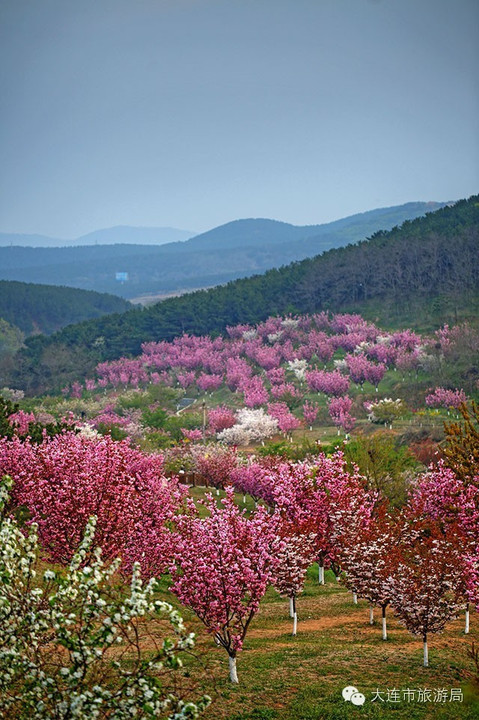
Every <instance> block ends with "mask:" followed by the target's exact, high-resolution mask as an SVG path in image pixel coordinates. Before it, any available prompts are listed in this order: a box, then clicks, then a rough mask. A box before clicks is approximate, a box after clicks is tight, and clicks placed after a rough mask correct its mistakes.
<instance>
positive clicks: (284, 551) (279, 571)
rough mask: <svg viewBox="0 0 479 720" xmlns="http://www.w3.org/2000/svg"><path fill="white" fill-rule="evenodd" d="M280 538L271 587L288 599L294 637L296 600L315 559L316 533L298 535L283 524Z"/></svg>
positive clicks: (295, 629)
mask: <svg viewBox="0 0 479 720" xmlns="http://www.w3.org/2000/svg"><path fill="white" fill-rule="evenodd" d="M280 536H281V538H282V540H283V544H282V546H281V548H280V549H279V551H278V554H277V556H276V559H277V561H278V566H277V568H276V572H275V579H274V581H273V585H274V587H275V588H276V590H277V591H278V592H279V593H280V595H285V596H286V597H287V598H289V612H290V616H291V617H292V618H293V632H292V634H293V635H296V633H297V627H298V615H297V611H296V598H297V597H298V595H299V594H300V593H301V592H302V591H303V587H304V581H305V579H306V573H307V571H308V568H309V567H310V566H311V565H312V563H313V562H314V560H315V557H316V533H315V532H314V531H311V532H310V533H299V532H297V531H295V529H294V528H292V527H288V524H284V523H283V525H282V527H281V530H280Z"/></svg>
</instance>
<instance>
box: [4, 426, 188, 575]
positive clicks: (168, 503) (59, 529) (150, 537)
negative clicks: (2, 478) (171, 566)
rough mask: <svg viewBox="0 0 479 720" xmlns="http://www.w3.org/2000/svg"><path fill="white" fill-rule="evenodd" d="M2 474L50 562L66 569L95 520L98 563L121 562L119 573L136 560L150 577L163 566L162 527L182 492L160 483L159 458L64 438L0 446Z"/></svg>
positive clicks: (166, 553) (101, 441) (106, 440)
mask: <svg viewBox="0 0 479 720" xmlns="http://www.w3.org/2000/svg"><path fill="white" fill-rule="evenodd" d="M4 473H5V474H8V475H10V476H11V477H12V478H13V480H14V486H13V491H12V502H13V503H14V504H15V505H16V506H20V505H24V506H25V507H26V508H27V509H28V511H29V515H30V521H31V522H36V523H37V525H38V535H39V539H40V542H41V544H42V546H43V547H44V548H45V550H47V551H48V553H49V555H50V557H51V558H52V560H54V561H55V562H61V563H67V562H69V561H70V559H71V557H72V556H73V554H74V552H75V551H76V550H77V548H78V547H79V544H80V542H81V538H82V537H83V534H84V532H85V527H86V523H87V521H88V518H89V517H90V516H92V515H96V516H97V524H96V532H95V545H101V546H102V548H103V554H104V557H105V558H106V559H111V558H114V557H116V556H117V555H121V556H122V559H123V565H122V568H123V570H124V571H125V572H129V571H130V570H131V567H132V565H133V563H134V562H135V561H137V560H139V561H140V562H141V565H142V570H143V571H144V572H145V573H148V574H150V575H159V574H161V573H162V572H164V571H165V568H166V567H167V566H168V562H169V557H170V547H169V540H170V538H169V535H168V534H167V533H166V529H165V525H166V522H167V521H168V520H170V519H171V517H172V516H173V515H174V513H175V512H177V509H178V507H180V506H181V503H182V498H183V497H184V495H185V492H186V488H185V489H184V490H182V489H181V487H180V486H179V485H178V484H177V483H176V482H175V481H174V480H167V479H166V478H165V477H164V474H163V459H162V457H161V456H158V455H146V454H144V453H142V452H141V451H139V450H137V449H135V448H132V447H131V446H130V444H129V443H128V442H127V441H122V442H115V441H113V440H112V439H111V438H110V437H108V436H105V437H99V438H89V437H85V436H83V435H76V434H74V433H72V432H65V433H63V434H62V435H57V436H55V437H54V438H45V439H44V441H43V442H42V443H41V444H39V445H34V444H32V443H31V442H30V441H28V440H27V441H25V442H20V441H19V440H18V439H16V438H14V439H13V440H11V441H9V442H7V441H6V440H4V439H0V474H4Z"/></svg>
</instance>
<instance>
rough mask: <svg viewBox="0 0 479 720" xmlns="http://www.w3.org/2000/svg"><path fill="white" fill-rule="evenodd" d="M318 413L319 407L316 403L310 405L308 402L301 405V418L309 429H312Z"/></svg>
mask: <svg viewBox="0 0 479 720" xmlns="http://www.w3.org/2000/svg"><path fill="white" fill-rule="evenodd" d="M318 412H319V405H318V403H310V402H309V401H308V400H306V402H305V403H304V405H303V417H304V419H305V421H306V422H307V424H308V425H309V429H310V430H312V429H313V424H314V421H315V420H316V418H317V417H318Z"/></svg>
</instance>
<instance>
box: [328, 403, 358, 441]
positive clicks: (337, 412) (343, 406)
mask: <svg viewBox="0 0 479 720" xmlns="http://www.w3.org/2000/svg"><path fill="white" fill-rule="evenodd" d="M352 404H353V401H352V399H351V398H350V397H349V396H348V395H345V396H344V397H333V398H331V400H330V401H329V404H328V410H329V416H330V418H331V420H332V421H333V423H334V424H335V425H336V427H337V428H338V435H339V431H340V428H343V430H344V432H345V433H350V432H351V430H352V429H353V427H354V423H355V421H356V418H354V417H353V416H352V415H351V413H350V410H351V407H352Z"/></svg>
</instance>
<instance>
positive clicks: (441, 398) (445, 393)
mask: <svg viewBox="0 0 479 720" xmlns="http://www.w3.org/2000/svg"><path fill="white" fill-rule="evenodd" d="M465 402H467V397H466V393H465V392H464V390H448V389H447V388H442V387H437V388H436V389H435V390H434V392H432V393H429V395H426V405H429V407H444V408H448V409H449V408H454V409H455V410H457V409H458V407H459V406H460V405H462V403H465Z"/></svg>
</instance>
